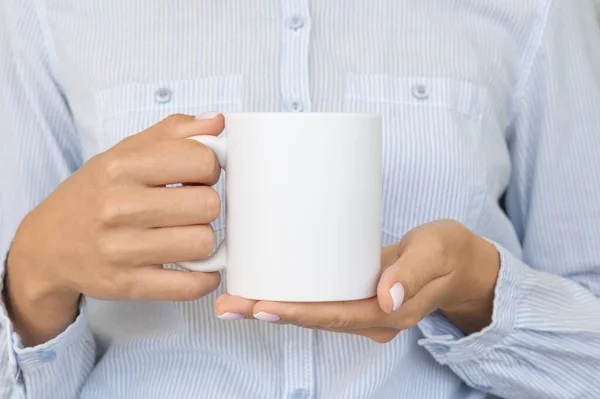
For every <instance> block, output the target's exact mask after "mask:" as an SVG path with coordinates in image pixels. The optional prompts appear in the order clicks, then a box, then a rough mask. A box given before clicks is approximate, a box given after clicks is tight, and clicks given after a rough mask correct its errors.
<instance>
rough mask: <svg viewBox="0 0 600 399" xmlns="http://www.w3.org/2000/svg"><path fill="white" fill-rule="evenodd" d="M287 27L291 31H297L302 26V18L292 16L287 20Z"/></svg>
mask: <svg viewBox="0 0 600 399" xmlns="http://www.w3.org/2000/svg"><path fill="white" fill-rule="evenodd" d="M287 26H288V28H290V29H291V30H299V29H302V27H303V26H304V18H302V16H301V15H294V16H292V17H289V18H288V20H287Z"/></svg>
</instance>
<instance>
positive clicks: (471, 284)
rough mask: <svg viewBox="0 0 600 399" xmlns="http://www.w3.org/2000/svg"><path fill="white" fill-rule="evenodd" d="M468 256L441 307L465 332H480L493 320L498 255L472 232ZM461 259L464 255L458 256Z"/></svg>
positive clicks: (498, 264)
mask: <svg viewBox="0 0 600 399" xmlns="http://www.w3.org/2000/svg"><path fill="white" fill-rule="evenodd" d="M470 240H471V244H470V248H471V250H470V251H469V252H470V256H468V257H467V258H468V259H469V261H468V262H465V265H464V267H465V269H464V273H461V275H462V276H461V281H459V283H458V284H457V286H456V291H455V292H456V294H455V295H452V298H451V300H450V301H448V303H447V304H445V305H444V306H442V307H440V310H441V311H442V313H444V315H445V316H446V317H447V318H448V319H450V321H452V322H453V323H454V324H455V325H456V326H457V327H458V328H460V329H461V330H462V331H463V332H465V333H474V332H477V331H481V330H482V329H483V328H485V327H487V326H488V325H490V324H491V322H492V314H493V310H494V296H495V295H494V294H495V288H496V281H497V279H498V272H499V270H500V255H499V254H498V251H497V250H496V248H495V247H494V245H493V244H491V243H490V242H489V241H487V240H485V239H484V238H482V237H479V236H477V235H475V234H473V233H471V237H470ZM461 258H462V259H461V260H462V261H463V262H464V257H461Z"/></svg>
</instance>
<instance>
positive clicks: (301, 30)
mask: <svg viewBox="0 0 600 399" xmlns="http://www.w3.org/2000/svg"><path fill="white" fill-rule="evenodd" d="M310 32H311V18H310V13H309V8H308V1H307V0H281V34H282V36H283V37H282V39H283V40H282V45H281V64H280V65H281V79H280V81H281V100H282V104H281V105H282V109H283V111H287V112H310V110H311V103H310V89H309V88H310V85H309V83H310V82H309V67H310V65H309V54H308V52H309V47H310Z"/></svg>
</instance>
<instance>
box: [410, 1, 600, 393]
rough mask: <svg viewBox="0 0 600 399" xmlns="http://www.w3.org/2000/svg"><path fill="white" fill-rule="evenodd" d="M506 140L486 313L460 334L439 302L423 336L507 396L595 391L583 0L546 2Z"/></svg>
mask: <svg viewBox="0 0 600 399" xmlns="http://www.w3.org/2000/svg"><path fill="white" fill-rule="evenodd" d="M550 3H551V4H550V6H549V8H548V10H547V12H546V13H545V14H544V15H543V18H546V21H545V25H544V29H543V30H542V33H541V34H539V38H538V39H537V42H538V43H537V46H536V48H537V51H536V52H535V54H534V56H532V57H531V60H530V61H529V62H528V64H529V66H528V67H527V68H526V76H525V77H524V78H523V84H522V86H521V88H520V90H519V97H518V100H517V102H516V104H517V107H516V108H517V109H516V115H517V116H516V118H515V129H514V134H513V135H512V137H511V138H510V140H509V148H510V152H511V158H512V167H513V170H512V176H511V181H510V183H509V186H508V189H507V192H506V205H507V213H508V216H509V217H510V219H511V220H512V221H513V224H514V225H515V228H516V230H517V233H518V234H519V237H520V240H521V243H522V249H523V251H522V254H518V255H515V254H513V253H511V252H509V251H508V250H506V249H505V248H503V247H502V246H501V245H499V244H497V243H494V244H495V245H496V248H497V250H498V252H499V254H500V259H501V267H500V273H499V277H498V281H497V285H496V290H495V300H494V311H493V315H492V323H491V324H490V325H489V326H488V327H487V328H485V329H484V330H482V331H480V332H478V333H475V334H472V335H469V336H464V335H463V334H462V333H461V332H460V331H459V330H458V329H457V328H456V327H454V326H453V325H452V324H450V323H449V321H448V320H447V319H445V318H444V317H443V315H441V314H440V313H434V314H432V315H430V316H428V317H426V318H425V319H424V320H422V321H421V322H420V323H419V327H420V328H421V330H422V332H423V334H424V335H425V338H424V339H422V340H421V341H420V344H421V345H422V346H424V347H425V348H426V349H427V350H428V351H429V352H430V353H431V355H432V356H433V357H434V358H435V359H436V360H437V361H438V362H439V363H441V364H444V365H448V366H449V367H450V368H451V369H452V370H453V371H454V372H455V373H456V374H457V375H458V376H460V377H461V378H462V379H463V380H464V381H465V382H466V383H467V384H468V385H470V386H472V387H475V388H477V389H480V390H482V391H486V392H490V393H493V394H496V395H499V396H502V397H507V398H543V399H551V398H565V399H573V398H600V385H599V384H598V376H600V298H599V295H600V178H599V173H600V31H599V29H598V25H597V22H596V20H595V10H594V2H593V1H592V0H576V1H575V0H555V1H553V2H550Z"/></svg>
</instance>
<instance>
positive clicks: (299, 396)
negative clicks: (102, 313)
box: [289, 388, 310, 399]
mask: <svg viewBox="0 0 600 399" xmlns="http://www.w3.org/2000/svg"><path fill="white" fill-rule="evenodd" d="M289 398H290V399H308V398H310V392H308V390H306V389H304V388H298V389H295V390H293V391H292V392H291V393H290V395H289Z"/></svg>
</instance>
